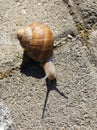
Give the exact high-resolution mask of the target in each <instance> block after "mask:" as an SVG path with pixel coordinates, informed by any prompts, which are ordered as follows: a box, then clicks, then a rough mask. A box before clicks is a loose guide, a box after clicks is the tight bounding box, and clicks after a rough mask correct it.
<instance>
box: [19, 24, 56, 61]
mask: <svg viewBox="0 0 97 130" xmlns="http://www.w3.org/2000/svg"><path fill="white" fill-rule="evenodd" d="M17 37H18V39H19V41H20V44H21V46H22V47H23V48H24V49H25V50H26V52H27V53H28V55H29V56H30V57H31V58H32V59H34V60H36V61H39V62H43V61H45V60H46V59H47V58H49V57H50V56H51V55H52V53H53V44H54V37H53V33H52V31H51V30H50V28H49V27H48V26H47V25H44V24H41V23H32V24H30V25H28V26H27V27H24V28H23V29H21V30H19V31H18V33H17Z"/></svg>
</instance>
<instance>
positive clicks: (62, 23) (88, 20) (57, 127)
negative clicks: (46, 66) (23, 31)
mask: <svg viewBox="0 0 97 130" xmlns="http://www.w3.org/2000/svg"><path fill="white" fill-rule="evenodd" d="M32 22H42V23H44V24H47V25H48V26H49V27H50V28H51V30H52V31H53V34H54V38H55V42H54V46H55V48H54V58H55V66H56V72H57V79H56V81H53V82H52V83H51V84H50V85H48V81H47V80H46V79H45V73H44V71H43V69H42V68H41V67H40V64H39V63H37V62H35V61H33V60H32V59H31V58H30V57H29V56H28V55H27V54H26V52H25V51H24V50H23V49H22V47H21V46H20V44H19V41H18V40H17V37H16V32H17V30H18V29H20V28H22V27H24V26H26V25H28V24H30V23H32ZM0 25H1V27H0V102H3V103H4V104H5V106H6V107H7V108H8V109H9V110H10V116H11V119H12V122H11V123H9V122H8V120H7V121H6V119H5V118H6V117H5V118H4V121H5V122H7V123H9V128H8V129H7V130H9V129H10V130H13V129H15V130H97V0H32V1H29V0H10V1H9V0H6V1H4V0H0ZM1 104H2V103H0V109H1V110H0V112H4V110H3V108H2V107H1V106H2V105H1ZM2 115H4V114H2ZM0 118H1V117H0ZM1 123H2V121H1V119H0V125H1V126H2V124H1ZM3 123H4V122H3ZM11 125H12V126H11ZM0 130H5V129H0Z"/></svg>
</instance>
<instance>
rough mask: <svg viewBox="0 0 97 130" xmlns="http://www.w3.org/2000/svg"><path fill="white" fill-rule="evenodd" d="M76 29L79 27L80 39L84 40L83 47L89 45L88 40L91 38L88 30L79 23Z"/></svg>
mask: <svg viewBox="0 0 97 130" xmlns="http://www.w3.org/2000/svg"><path fill="white" fill-rule="evenodd" d="M76 27H77V30H78V33H79V35H80V37H81V38H82V40H83V45H85V46H87V45H88V38H89V32H88V30H87V29H86V28H85V26H84V25H83V24H82V23H77V24H76Z"/></svg>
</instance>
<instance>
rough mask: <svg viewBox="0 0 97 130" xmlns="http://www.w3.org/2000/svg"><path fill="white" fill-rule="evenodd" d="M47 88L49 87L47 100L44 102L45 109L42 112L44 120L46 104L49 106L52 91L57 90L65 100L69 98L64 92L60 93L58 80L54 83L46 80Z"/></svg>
mask: <svg viewBox="0 0 97 130" xmlns="http://www.w3.org/2000/svg"><path fill="white" fill-rule="evenodd" d="M46 86H47V92H46V98H45V101H44V107H43V112H42V119H43V118H44V114H45V109H46V104H47V101H48V97H49V94H50V92H51V91H52V90H55V91H56V92H58V93H59V94H60V95H61V96H62V97H64V98H65V99H68V97H67V96H66V95H65V94H64V93H63V92H60V90H59V89H58V88H57V80H56V79H54V80H52V81H49V79H48V78H47V79H46Z"/></svg>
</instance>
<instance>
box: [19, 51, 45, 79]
mask: <svg viewBox="0 0 97 130" xmlns="http://www.w3.org/2000/svg"><path fill="white" fill-rule="evenodd" d="M20 72H21V73H23V74H25V75H27V76H32V77H35V78H38V79H40V78H43V77H44V76H45V73H44V70H43V68H42V67H41V66H40V63H39V62H36V61H34V60H32V59H31V58H30V57H29V56H28V54H27V53H26V51H24V54H23V59H22V64H21V67H20Z"/></svg>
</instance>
